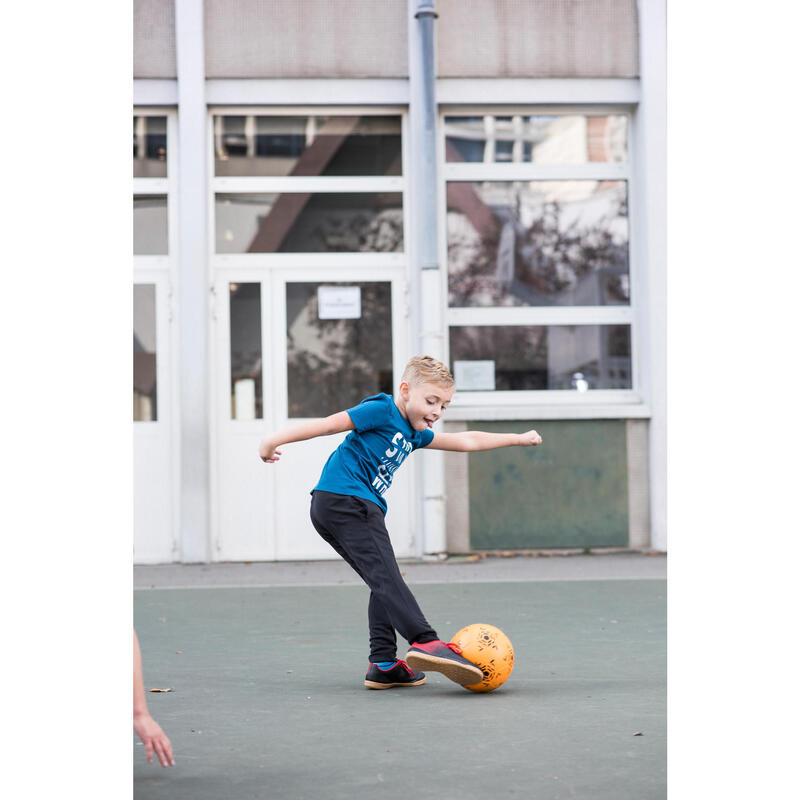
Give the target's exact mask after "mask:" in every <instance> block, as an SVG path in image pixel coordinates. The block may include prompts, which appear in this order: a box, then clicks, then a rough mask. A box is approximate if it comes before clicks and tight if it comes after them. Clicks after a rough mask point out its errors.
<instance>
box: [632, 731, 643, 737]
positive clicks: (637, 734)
mask: <svg viewBox="0 0 800 800" xmlns="http://www.w3.org/2000/svg"><path fill="white" fill-rule="evenodd" d="M633 735H634V736H644V734H643V733H642V732H641V731H639V732H638V733H634V734H633Z"/></svg>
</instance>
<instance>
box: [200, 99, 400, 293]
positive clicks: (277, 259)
mask: <svg viewBox="0 0 800 800" xmlns="http://www.w3.org/2000/svg"><path fill="white" fill-rule="evenodd" d="M217 115H230V116H273V117H278V116H284V117H302V116H337V115H341V116H371V117H375V116H397V117H400V134H401V147H402V156H403V172H402V174H401V175H387V176H379V175H378V176H366V177H351V176H338V175H326V176H296V177H292V176H276V177H217V176H216V175H215V174H214V117H215V116H217ZM407 141H408V109H406V108H402V107H398V106H281V107H277V106H276V107H270V106H209V109H208V142H209V146H208V148H207V150H208V170H209V171H208V174H209V176H210V180H209V185H210V191H209V200H208V220H209V225H208V253H209V267H210V270H211V274H210V276H209V277H210V278H211V280H212V282H213V279H214V277H215V275H216V273H217V270H219V269H226V268H229V269H233V268H239V269H241V268H246V267H253V266H263V267H276V268H280V267H293V266H298V267H299V266H303V267H321V268H326V267H329V268H330V269H331V270H333V271H335V270H341V269H344V268H347V267H349V266H359V265H365V266H366V265H370V264H372V265H374V264H377V265H380V266H387V267H396V266H399V265H406V264H407V263H408V249H409V243H408V230H409V213H408V156H409V154H408V149H407ZM259 192H263V193H269V194H291V193H294V192H297V193H306V192H313V193H319V194H321V193H331V194H341V193H357V192H365V193H367V192H394V193H399V194H401V195H402V203H403V251H402V252H400V253H319V252H316V253H217V252H216V231H217V222H216V202H215V198H216V195H217V194H236V193H243V194H253V193H259Z"/></svg>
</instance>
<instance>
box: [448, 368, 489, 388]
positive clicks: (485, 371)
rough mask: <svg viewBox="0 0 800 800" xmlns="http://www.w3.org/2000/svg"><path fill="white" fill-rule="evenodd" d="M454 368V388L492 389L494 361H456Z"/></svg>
mask: <svg viewBox="0 0 800 800" xmlns="http://www.w3.org/2000/svg"><path fill="white" fill-rule="evenodd" d="M454 368H455V369H454V372H455V375H454V376H453V377H454V378H455V381H456V389H458V390H462V391H467V392H469V391H472V392H478V391H490V392H493V391H494V386H495V384H494V361H456V362H455V364H454Z"/></svg>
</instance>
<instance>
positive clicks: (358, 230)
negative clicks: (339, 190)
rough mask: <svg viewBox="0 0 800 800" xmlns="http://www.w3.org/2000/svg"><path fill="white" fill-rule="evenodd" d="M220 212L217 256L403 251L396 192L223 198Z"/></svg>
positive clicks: (399, 197)
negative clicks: (227, 254)
mask: <svg viewBox="0 0 800 800" xmlns="http://www.w3.org/2000/svg"><path fill="white" fill-rule="evenodd" d="M215 207H216V213H215V226H216V247H217V252H218V253H314V252H327V253H334V252H353V253H355V252H395V251H402V249H403V200H402V194H400V193H397V192H387V193H376V192H360V193H348V194H334V193H319V194H309V193H301V192H296V193H284V194H264V193H261V194H218V195H217V196H216V206H215Z"/></svg>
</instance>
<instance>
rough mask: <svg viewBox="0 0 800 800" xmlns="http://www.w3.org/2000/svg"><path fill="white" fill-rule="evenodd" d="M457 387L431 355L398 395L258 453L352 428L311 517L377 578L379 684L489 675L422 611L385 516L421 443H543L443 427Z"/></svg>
mask: <svg viewBox="0 0 800 800" xmlns="http://www.w3.org/2000/svg"><path fill="white" fill-rule="evenodd" d="M454 392H455V381H454V380H453V376H452V375H451V374H450V370H448V369H447V367H446V366H445V365H444V364H442V363H441V362H440V361H437V360H436V359H434V358H431V357H430V356H417V357H415V358H412V359H411V361H409V362H408V364H407V365H406V368H405V371H404V373H403V377H402V380H401V382H400V386H399V387H398V394H397V401H396V402H395V401H394V400H393V399H392V398H391V397H390V396H389V395H387V394H379V395H375V396H373V397H367V398H366V399H365V400H362V401H361V403H359V405H357V406H355V407H354V408H350V409H348V410H347V411H340V412H339V413H337V414H332V415H331V416H329V417H325V418H324V419H314V420H309V421H308V422H302V423H298V424H296V425H292V426H290V427H288V428H285V429H283V430H281V431H277V432H276V433H273V434H271V435H270V436H268V437H266V438H265V439H263V440H262V441H261V444H260V445H259V448H258V454H259V456H260V457H261V460H262V461H265V462H266V463H268V464H274V463H276V462H277V461H278V460H279V459H280V456H281V451H280V450H279V449H278V448H279V447H280V446H281V445H284V444H288V443H289V442H299V441H303V440H305V439H312V438H314V437H315V436H327V435H329V434H333V433H341V432H344V431H351V433H350V434H349V435H348V436H347V438H346V439H345V440H344V441H343V442H342V443H341V444H340V445H339V447H338V448H337V449H336V450H334V452H333V453H332V454H331V456H330V457H329V458H328V461H327V462H326V464H325V466H324V468H323V470H322V475H321V476H320V479H319V481H318V483H317V485H316V486H315V487H314V489H313V490H312V491H311V496H312V499H311V521H312V523H313V525H314V527H315V528H316V530H317V532H318V533H319V535H320V536H321V537H322V538H323V539H325V541H326V542H328V544H330V545H331V547H333V549H334V550H336V552H337V553H339V555H340V556H342V558H344V560H345V561H347V563H348V564H350V566H351V567H352V568H353V569H354V570H355V571H356V572H357V573H358V574H359V575H360V576H361V578H362V579H363V580H364V582H365V583H366V584H367V586H369V588H370V590H371V593H370V598H369V640H370V656H369V668H368V670H367V675H366V678H365V680H364V685H365V686H366V687H367V688H369V689H390V688H393V687H396V686H419V685H420V684H422V683H425V674H424V673H423V672H420V671H418V670H422V669H428V670H433V671H436V672H441V673H442V674H443V675H445V676H446V677H448V678H450V679H451V680H453V681H455V682H456V683H460V684H461V685H462V686H469V685H470V684H473V683H478V681H480V680H481V679H482V678H483V674H482V672H481V670H480V669H479V668H478V667H477V666H475V664H473V663H472V662H470V661H468V660H467V659H466V658H464V657H463V656H462V655H461V650H460V649H459V647H458V646H457V645H454V644H450V643H446V642H443V641H441V640H440V639H439V637H438V635H437V633H436V631H434V630H433V628H431V626H430V625H429V623H428V621H427V620H426V619H425V617H424V616H423V614H422V611H421V610H420V608H419V606H418V605H417V601H416V600H415V599H414V596H413V595H412V594H411V591H410V590H409V588H408V586H406V584H405V582H404V581H403V579H402V577H401V575H400V568H399V567H398V565H397V561H396V560H395V556H394V551H393V549H392V545H391V541H390V540H389V534H388V532H387V530H386V525H385V524H384V515H385V514H386V501H385V500H384V498H383V495H384V493H385V492H386V490H387V489H388V488H389V486H390V485H391V483H392V476H393V474H394V472H395V470H396V469H397V468H398V467H399V466H400V465H401V464H402V463H403V461H404V460H405V459H406V457H407V456H408V455H409V454H410V453H411V452H413V451H414V450H416V449H417V448H419V447H431V448H433V449H435V450H457V451H462V452H465V451H466V452H473V451H476V450H493V449H494V448H497V447H510V446H512V445H529V446H532V445H538V444H541V441H542V437H541V436H539V434H538V433H536V431H528V432H527V433H522V434H517V433H484V432H482V431H464V432H463V433H434V432H433V431H432V428H433V425H434V423H435V422H436V421H437V420H438V419H440V418H441V416H442V414H444V411H445V409H446V408H447V406H448V404H449V403H450V400H451V399H452V397H453V393H454ZM395 630H397V631H399V632H400V634H401V636H403V637H404V638H405V639H406V640H407V641H408V642H409V644H410V645H411V647H410V649H409V651H408V653H407V654H406V658H405V660H398V659H397V657H396V656H397V640H396V637H395Z"/></svg>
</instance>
